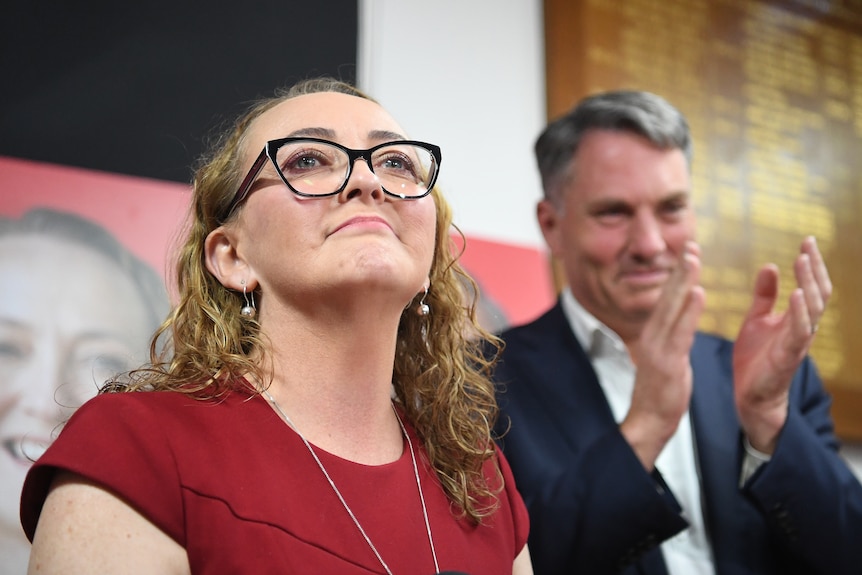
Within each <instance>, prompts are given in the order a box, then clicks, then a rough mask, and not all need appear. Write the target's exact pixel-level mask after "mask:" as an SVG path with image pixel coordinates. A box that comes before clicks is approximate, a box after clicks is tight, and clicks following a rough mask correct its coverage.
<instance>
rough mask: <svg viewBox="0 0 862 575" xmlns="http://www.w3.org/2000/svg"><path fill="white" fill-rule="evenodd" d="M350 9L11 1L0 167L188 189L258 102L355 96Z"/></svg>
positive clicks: (343, 3) (4, 28)
mask: <svg viewBox="0 0 862 575" xmlns="http://www.w3.org/2000/svg"><path fill="white" fill-rule="evenodd" d="M357 29H358V9H357V2H356V0H313V1H311V2H299V1H296V0H286V1H285V0H282V1H274V0H262V1H244V2H207V3H204V2H199V1H195V2H186V1H183V0H175V1H173V2H169V1H166V0H158V1H145V2H117V1H116V0H112V1H106V0H96V1H91V2H83V1H75V0H71V1H70V0H66V1H62V0H47V1H41V2H34V1H32V0H12V1H11V2H6V3H4V8H3V12H2V17H0V155H6V156H14V157H19V158H26V159H32V160H38V161H47V162H53V163H58V164H64V165H71V166H78V167H83V168H91V169H97V170H104V171H110V172H117V173H122V174H128V175H135V176H145V177H151V178H157V179H162V180H172V181H178V182H189V181H190V180H191V173H192V166H193V164H194V162H195V161H196V159H197V158H198V156H199V155H200V154H201V152H202V150H203V149H204V146H205V144H206V141H207V137H208V136H210V135H213V134H214V133H215V132H216V131H217V130H219V129H220V128H221V127H222V124H223V123H225V122H229V121H230V120H232V119H233V118H234V117H235V116H236V115H237V114H239V113H240V112H241V111H242V110H243V109H244V108H245V107H246V106H247V105H248V104H249V103H250V102H251V101H253V100H255V99H257V98H260V97H263V96H267V95H269V94H271V93H272V91H273V90H274V89H275V88H276V87H279V86H286V85H290V84H292V83H293V82H295V81H297V80H299V79H302V78H306V77H310V76H318V75H330V76H335V77H337V78H340V79H342V80H347V81H350V82H354V81H355V78H356V45H357Z"/></svg>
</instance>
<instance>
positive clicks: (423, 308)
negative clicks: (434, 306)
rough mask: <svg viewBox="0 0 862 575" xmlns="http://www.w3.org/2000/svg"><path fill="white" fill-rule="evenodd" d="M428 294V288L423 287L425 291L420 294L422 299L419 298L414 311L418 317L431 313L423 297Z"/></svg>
mask: <svg viewBox="0 0 862 575" xmlns="http://www.w3.org/2000/svg"><path fill="white" fill-rule="evenodd" d="M427 295H428V288H427V287H426V288H425V293H423V294H422V299H421V300H419V305H418V306H416V313H417V314H418V315H419V316H420V317H426V316H428V315H430V314H431V306H429V305H428V304H427V303H425V297H426V296H427Z"/></svg>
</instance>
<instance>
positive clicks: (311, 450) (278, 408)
mask: <svg viewBox="0 0 862 575" xmlns="http://www.w3.org/2000/svg"><path fill="white" fill-rule="evenodd" d="M261 391H262V392H263V394H264V395H266V398H267V399H268V400H269V403H270V404H271V405H272V406H273V407H274V408H275V410H276V411H277V412H278V414H279V415H280V416H281V418H282V419H283V420H284V421H285V422H286V423H287V425H289V426H290V428H291V429H292V430H294V431H295V432H296V434H297V435H298V436H299V438H300V439H301V440H302V442H303V443H304V444H305V447H307V448H308V452H309V453H311V456H312V457H313V458H314V461H316V462H317V466H318V467H319V468H320V470H321V471H322V472H323V475H324V476H325V477H326V480H327V481H328V482H329V485H330V486H331V487H332V490H333V491H334V492H335V495H337V496H338V500H339V501H341V505H343V506H344V509H345V511H347V514H348V515H350V518H351V519H352V520H353V524H354V525H356V528H357V529H359V533H361V534H362V537H363V538H364V539H365V542H366V543H368V546H369V547H370V548H371V550H372V551H373V552H374V555H375V556H376V557H377V560H378V561H380V564H381V565H382V566H383V569H385V570H386V573H387V575H392V571H391V570H390V569H389V565H387V564H386V562H385V561H384V560H383V557H381V556H380V552H379V551H377V547H375V546H374V543H372V542H371V538H370V537H369V536H368V534H367V533H365V529H363V528H362V525H360V524H359V520H358V519H357V518H356V515H355V514H354V513H353V510H352V509H351V508H350V506H349V505H348V504H347V501H345V500H344V496H343V495H341V491H339V490H338V487H337V486H336V485H335V482H334V481H333V480H332V477H330V476H329V472H327V471H326V468H325V467H324V466H323V463H322V462H321V461H320V458H319V457H317V453H316V452H315V451H314V448H313V447H311V444H310V443H309V442H308V440H307V439H305V436H304V435H303V434H302V433H301V432H300V431H299V429H298V428H297V427H296V425H294V424H293V421H291V419H290V418H289V417H288V416H287V414H286V413H285V412H284V411H283V410H282V409H281V406H280V405H279V404H278V402H277V401H276V400H275V398H274V397H273V396H272V394H270V393H269V391H267V390H266V389H262V390H261ZM392 411H394V412H395V418H396V419H397V420H398V425H399V426H401V433H403V434H404V438H405V439H407V446H408V447H409V448H410V459H411V460H412V461H413V474H414V476H415V477H416V488H417V489H418V490H419V501H421V502H422V516H423V517H424V519H425V530H426V532H427V533H428V543H429V544H430V546H431V556H432V557H433V559H434V571H435V573H439V572H440V566H439V565H438V564H437V551H436V550H435V549H434V538H433V537H432V536H431V523H430V522H429V521H428V509H427V508H426V507H425V495H424V494H423V493H422V480H421V479H420V478H419V467H418V466H417V465H416V453H415V452H414V451H413V442H412V441H411V440H410V435H409V434H408V433H407V429H406V428H405V427H404V423H403V422H402V421H401V416H399V415H398V410H397V409H395V406H394V405H393V406H392Z"/></svg>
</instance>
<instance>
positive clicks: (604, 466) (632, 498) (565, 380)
mask: <svg viewBox="0 0 862 575" xmlns="http://www.w3.org/2000/svg"><path fill="white" fill-rule="evenodd" d="M503 339H504V340H505V341H506V349H505V350H504V352H503V355H502V357H501V360H500V362H499V363H498V366H497V370H496V375H495V379H496V382H497V385H498V389H499V392H498V400H499V403H500V408H501V411H502V412H501V416H500V419H499V422H498V428H497V431H498V434H500V435H502V436H503V437H502V439H501V440H500V445H501V446H502V447H503V450H504V452H505V454H506V457H507V459H508V461H509V463H510V464H511V466H512V470H513V471H514V474H515V481H516V484H517V487H518V489H519V491H520V492H521V494H522V495H523V497H524V500H525V502H526V504H527V507H528V509H529V512H530V537H529V545H530V554H531V556H532V558H533V565H534V568H535V573H536V575H557V574H567V575H571V574H585V575H587V574H589V575H601V574H604V573H625V574H626V575H634V574H640V575H666V573H667V570H666V567H665V564H664V560H663V558H662V555H661V552H660V550H659V549H658V545H659V544H660V543H661V542H662V541H664V540H665V539H668V538H670V537H672V536H673V535H675V534H676V533H678V532H680V531H681V530H682V529H685V528H686V526H687V523H686V521H685V520H684V518H683V517H681V515H680V507H679V505H678V503H677V502H676V500H675V499H674V496H673V493H671V491H670V489H669V488H668V487H667V486H666V485H665V483H664V481H663V480H662V478H661V474H660V470H656V471H654V472H653V473H652V474H650V473H648V472H647V471H646V470H645V469H644V468H643V466H642V465H641V464H640V461H639V460H638V459H637V457H636V456H635V454H634V451H633V450H632V449H631V447H630V446H629V445H628V443H627V442H626V441H625V439H624V438H623V436H622V434H621V433H620V431H619V427H618V425H617V424H616V423H615V421H614V419H613V415H612V413H611V409H610V407H609V405H608V403H607V400H606V399H605V397H604V394H603V392H602V389H601V387H600V386H599V382H598V379H597V376H596V373H595V371H594V370H593V367H592V365H591V363H590V360H589V359H588V357H587V355H586V353H585V352H584V350H583V349H582V348H581V346H580V344H579V343H578V341H577V339H576V338H575V336H574V334H573V333H572V331H571V329H570V327H569V325H568V323H567V321H566V318H565V316H564V314H563V311H562V308H561V306H560V304H559V302H558V303H557V305H556V306H555V307H554V308H552V309H551V310H550V311H549V312H547V313H546V314H545V315H543V316H542V317H540V318H539V319H537V320H536V321H534V322H533V323H530V324H528V325H525V326H521V327H516V328H513V329H511V330H509V331H507V332H504V334H503ZM731 352H732V343H731V342H729V341H727V340H725V339H722V338H718V337H714V336H710V335H705V334H698V335H697V337H696V340H695V343H694V346H693V348H692V351H691V362H692V367H693V370H694V389H693V393H692V399H691V406H690V413H691V421H692V427H693V433H694V438H695V445H696V450H697V453H696V456H697V457H696V460H697V463H698V466H699V474H700V478H701V492H702V500H703V512H704V515H705V522H706V528H707V532H708V536H709V539H710V542H711V545H712V549H713V552H714V556H715V563H716V571H717V573H718V575H742V574H758V575H770V574H775V575H778V574H781V575H790V574H802V573H805V574H809V573H822V574H824V575H826V574H828V575H843V574H850V573H853V574H855V575H859V574H860V573H862V486H861V485H860V483H859V481H858V480H857V479H856V477H855V476H854V475H853V473H852V471H851V470H850V468H849V467H848V466H847V465H846V463H845V462H844V461H843V460H842V459H841V458H840V456H839V455H838V454H837V450H838V441H837V440H836V438H835V436H834V434H833V425H832V420H831V418H830V415H829V407H830V404H831V400H830V398H829V396H828V395H827V393H826V392H825V391H824V389H823V385H822V382H821V380H820V378H819V376H818V375H817V372H816V369H815V367H814V365H813V363H812V362H811V361H810V359H806V360H805V361H804V362H803V364H802V365H801V366H800V368H799V370H798V372H797V373H796V375H795V378H794V381H793V384H792V387H791V398H790V412H789V415H788V418H787V423H786V424H785V426H784V429H783V430H782V432H781V435H780V438H779V441H778V445H777V448H776V451H775V453H774V454H773V456H772V459H771V461H770V462H769V463H767V464H765V465H763V466H762V467H761V468H760V469H758V471H757V472H756V473H755V474H754V475H753V476H752V477H751V478H750V479H749V480H748V482H747V483H746V485H745V486H744V487H743V488H740V487H739V478H740V471H741V464H742V458H743V453H744V451H743V450H744V448H743V446H742V433H741V430H740V426H739V422H738V419H737V415H736V409H735V405H734V400H733V384H732V371H731V355H732V353H731Z"/></svg>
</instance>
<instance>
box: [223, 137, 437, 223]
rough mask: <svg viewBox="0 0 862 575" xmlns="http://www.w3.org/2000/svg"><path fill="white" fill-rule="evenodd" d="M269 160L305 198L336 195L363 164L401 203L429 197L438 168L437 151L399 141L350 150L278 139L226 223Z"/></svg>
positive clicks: (241, 192) (246, 184)
mask: <svg viewBox="0 0 862 575" xmlns="http://www.w3.org/2000/svg"><path fill="white" fill-rule="evenodd" d="M267 158H269V160H270V161H271V162H272V165H273V166H275V171H276V172H277V173H278V175H279V177H280V178H281V180H282V181H283V182H284V183H285V185H286V186H287V187H288V188H290V191H291V192H293V193H294V194H296V195H298V196H302V197H305V198H321V197H325V196H334V195H335V194H338V193H340V192H341V191H343V190H344V187H345V186H346V185H347V181H348V180H349V179H350V174H352V173H353V165H354V164H355V163H356V160H359V159H362V160H365V163H366V164H368V168H369V169H370V170H371V171H372V172H373V173H374V174H375V175H376V176H377V178H378V179H379V180H380V184H381V187H382V188H383V192H384V193H386V194H388V195H390V196H392V197H395V198H400V199H402V200H415V199H418V198H422V197H425V196H427V195H428V194H429V193H430V192H431V188H433V187H434V182H435V181H436V180H437V174H438V172H439V169H440V160H441V152H440V147H439V146H435V145H434V144H428V143H426V142H418V141H416V140H397V141H393V142H385V143H383V144H378V145H376V146H374V147H373V148H368V149H367V150H352V149H350V148H347V147H345V146H342V145H341V144H337V143H335V142H330V141H329V140H323V139H320V138H302V137H299V138H281V139H278V140H270V141H269V142H267V143H266V146H264V148H263V150H262V151H261V152H260V155H259V156H258V157H257V159H256V160H255V161H254V164H252V166H251V169H250V170H249V171H248V174H246V176H245V178H244V179H243V181H242V183H241V184H240V185H239V189H237V192H236V195H235V196H234V198H233V201H232V202H231V203H230V206H228V208H227V210H226V211H225V216H224V217H223V218H222V221H225V220H227V219H228V218H229V217H230V216H231V214H232V213H233V211H234V210H235V209H236V207H237V206H238V205H239V204H240V203H242V202H243V201H244V200H245V199H246V198H247V197H248V196H249V194H250V193H251V188H252V184H253V183H254V180H255V179H256V178H257V176H258V174H259V173H260V170H261V169H263V165H264V164H265V163H266V160H267Z"/></svg>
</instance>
